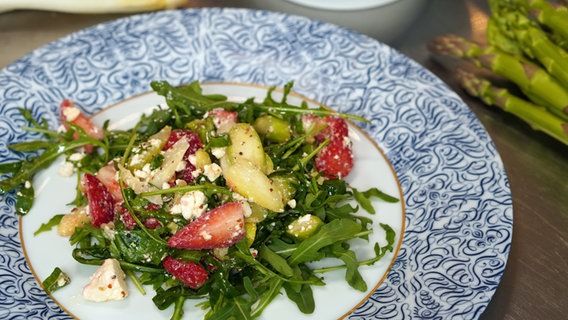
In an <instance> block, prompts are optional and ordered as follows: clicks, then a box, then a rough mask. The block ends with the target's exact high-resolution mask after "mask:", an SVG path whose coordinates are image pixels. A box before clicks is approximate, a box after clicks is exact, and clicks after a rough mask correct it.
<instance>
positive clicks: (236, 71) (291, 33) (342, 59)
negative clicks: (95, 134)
mask: <svg viewBox="0 0 568 320" xmlns="http://www.w3.org/2000/svg"><path fill="white" fill-rule="evenodd" d="M158 79H165V80H168V81H170V82H171V83H173V84H182V83H188V82H191V81H193V80H200V81H203V82H207V83H237V84H252V85H256V86H260V87H266V86H282V85H284V84H285V83H287V82H289V81H294V82H295V85H294V91H295V92H296V93H298V94H299V95H301V96H304V97H306V98H308V99H311V100H312V101H318V102H319V103H321V104H323V105H326V106H328V107H330V108H333V109H336V110H339V111H341V112H349V113H354V114H358V115H361V116H364V117H366V118H367V119H369V120H370V122H369V123H365V124H361V131H357V130H354V132H355V133H357V132H359V133H360V135H361V137H362V140H361V141H363V143H369V145H363V146H362V147H360V148H358V149H359V150H365V149H370V150H374V151H373V152H371V155H370V156H371V159H376V164H377V165H375V164H374V163H370V164H366V167H365V171H368V172H370V174H369V176H370V177H373V174H376V173H377V172H379V173H380V172H386V175H385V181H389V179H391V178H393V179H394V181H396V182H397V184H396V188H400V190H401V192H402V195H401V197H402V198H403V199H404V203H403V205H402V204H401V207H400V208H404V210H405V212H402V213H401V214H400V215H399V216H404V219H405V220H404V221H400V227H401V229H400V230H402V226H403V225H405V229H404V234H402V236H403V238H402V244H401V246H400V250H399V251H398V255H397V256H396V259H395V260H394V261H393V264H392V266H391V267H390V269H389V270H388V273H387V274H386V276H385V277H384V278H383V277H382V273H384V272H385V271H384V270H383V271H381V270H378V271H377V273H375V274H371V275H368V276H369V277H370V279H371V281H373V283H370V285H369V287H370V288H374V285H375V284H376V285H377V287H376V288H374V289H373V290H372V291H371V292H369V293H368V295H367V293H366V294H364V295H363V297H362V298H361V299H359V298H355V300H356V302H354V303H351V306H350V307H345V310H340V311H338V312H337V313H334V314H323V316H322V317H321V318H337V317H343V316H344V317H346V318H351V319H368V318H371V317H375V318H380V319H410V318H443V319H448V318H460V319H461V318H467V319H471V318H477V317H479V315H480V314H481V313H482V312H483V310H484V309H485V307H486V305H487V304H488V303H489V301H490V299H491V296H492V295H493V293H494V291H495V289H496V287H497V285H498V283H499V280H500V278H501V275H502V273H503V270H504V268H505V262H506V260H507V255H508V252H509V246H510V242H511V232H512V219H513V218H512V215H513V213H512V203H511V195H510V191H509V186H508V180H507V177H506V174H505V170H504V168H503V164H502V162H501V159H500V157H499V155H498V154H497V152H496V150H495V147H494V145H493V143H492V141H491V139H490V138H489V136H488V134H487V133H486V131H485V130H484V128H483V127H482V126H481V124H480V123H479V121H478V120H477V119H476V118H475V116H474V115H473V114H472V113H471V111H470V110H469V109H468V108H467V106H466V105H465V104H464V103H463V102H462V101H461V100H460V99H459V97H458V96H457V95H456V94H455V93H454V92H452V91H451V90H450V89H448V87H447V86H446V85H445V84H444V83H443V82H442V81H440V80H439V79H437V78H436V77H435V76H433V75H432V74H431V73H430V72H428V71H427V70H425V69H424V68H422V67H421V66H419V65H417V64H416V63H414V62H413V61H411V60H410V59H408V58H407V57H405V56H404V55H401V54H400V53H398V52H397V51H395V50H394V49H392V48H389V47H388V46H386V45H384V44H381V43H379V42H377V41H375V40H373V39H371V38H368V37H366V36H363V35H360V34H357V33H354V32H351V31H348V30H345V29H343V28H340V27H337V26H334V25H331V24H326V23H321V22H317V21H313V20H309V19H306V18H303V17H298V16H290V15H286V14H280V13H273V12H266V11H254V10H245V9H219V8H212V9H197V10H181V11H161V12H155V13H150V14H144V15H138V16H131V17H127V18H124V19H121V20H117V21H113V22H109V23H106V24H102V25H98V26H95V27H92V28H89V29H86V30H83V31H80V32H77V33H74V34H72V35H70V36H68V37H65V38H62V39H60V40H57V41H55V42H52V43H50V44H48V45H47V46H44V47H42V48H40V49H38V50H36V51H34V52H32V53H30V54H29V55H27V56H25V57H23V58H22V59H20V60H18V61H16V62H15V63H14V64H12V65H10V66H9V67H7V68H5V69H3V70H2V71H0V97H1V98H0V114H1V115H2V117H1V118H0V159H1V160H0V161H2V162H10V161H14V160H17V159H21V158H22V157H23V155H22V154H19V153H15V152H12V151H10V150H8V149H7V148H6V145H8V144H10V143H14V142H17V141H23V140H26V139H31V138H34V137H38V135H34V134H30V133H28V132H24V131H22V130H21V129H20V127H21V126H23V125H25V121H24V120H23V119H22V118H21V117H20V116H19V112H18V108H19V107H24V108H27V109H30V110H32V113H33V115H34V116H35V117H36V118H41V117H43V118H46V119H47V120H48V122H49V124H50V125H51V127H52V128H56V127H57V125H58V124H57V107H58V105H59V103H60V101H61V100H62V99H64V98H69V99H71V100H73V101H76V102H78V103H79V104H80V106H81V107H82V108H83V110H84V111H86V112H88V113H95V112H98V111H100V109H102V108H104V107H108V106H111V105H115V104H117V103H119V102H121V101H125V100H126V101H128V99H129V98H131V97H133V96H137V97H139V96H140V94H143V93H145V92H148V91H149V83H150V81H152V80H158ZM220 86H221V87H222V88H225V89H226V86H227V85H223V84H221V85H220ZM231 92H233V91H230V92H229V93H231ZM239 92H240V91H239ZM237 95H238V96H240V95H239V94H237ZM141 107H142V108H145V107H147V105H144V106H141ZM122 108H124V103H122V104H120V105H118V106H117V107H115V108H112V109H110V110H111V111H105V112H104V113H103V115H104V114H105V113H106V112H111V113H106V114H107V115H109V116H110V117H111V118H112V117H115V118H118V117H120V118H123V116H124V115H126V114H129V112H126V113H124V112H125V111H118V113H114V114H113V113H112V110H114V109H116V110H121V109H122ZM123 110H124V109H123ZM116 120H118V119H116ZM367 140H368V141H367ZM366 146H371V148H367V147H366ZM379 150H380V151H379ZM385 163H386V165H387V167H386V168H387V170H386V171H383V170H385V169H384V168H385V167H383V166H384V165H385ZM388 168H392V169H393V170H392V171H389V170H388ZM371 173H373V174H371ZM358 175H365V173H361V172H359V173H358ZM47 180H49V179H47ZM365 181H366V182H365ZM390 181H391V182H392V180H390ZM371 182H373V183H374V181H371ZM48 183H49V182H48ZM357 183H359V182H357ZM361 183H369V181H367V180H364V182H361ZM36 188H38V189H41V186H36ZM62 190H64V189H62ZM59 193H60V194H61V197H62V198H63V199H64V197H65V196H66V195H65V193H64V192H59ZM41 196H42V194H41V193H40V194H39V195H38V197H41ZM0 197H1V198H0V210H1V211H2V213H1V214H0V245H1V246H2V255H1V256H0V299H1V300H0V303H1V304H2V306H3V308H2V310H0V318H3V319H9V318H34V317H35V318H50V319H67V318H70V317H71V315H70V314H75V313H73V312H69V310H67V308H70V309H73V308H75V306H74V304H75V305H79V307H77V308H79V309H74V310H81V308H82V306H81V305H82V304H83V302H81V301H80V299H81V298H80V294H79V293H76V294H75V296H72V297H71V298H70V299H71V301H68V300H65V301H62V300H61V301H60V299H58V298H57V295H56V300H55V301H54V300H53V299H51V298H50V297H48V296H47V295H46V294H45V293H44V292H43V291H42V290H41V288H40V286H39V285H38V283H37V280H36V278H35V277H34V275H33V273H32V271H31V270H32V269H33V270H35V271H37V273H38V274H37V276H38V278H39V279H41V277H40V275H39V273H40V271H39V270H44V269H46V268H53V267H54V266H53V265H49V263H50V262H49V259H47V258H46V260H45V261H43V259H42V258H37V257H38V255H37V252H38V251H47V250H42V249H41V248H44V247H45V248H48V249H51V250H54V251H56V250H68V248H67V247H65V245H64V244H61V247H60V243H56V242H54V243H52V244H47V243H48V241H43V243H42V244H38V245H36V244H33V241H32V240H30V238H31V237H29V233H30V232H33V231H35V230H32V229H33V226H34V224H36V223H40V222H39V221H37V222H31V221H34V220H32V219H34V216H33V214H34V213H35V212H31V213H30V215H29V216H27V217H25V218H24V219H19V218H18V217H17V216H16V215H15V213H14V207H13V206H14V202H15V194H13V193H9V194H5V195H2V196H0ZM51 205H52V204H51V203H50V202H48V205H44V206H41V211H53V210H57V208H56V207H55V206H54V207H51ZM36 212H37V211H36ZM55 213H58V212H48V213H47V216H49V215H51V214H55ZM38 215H39V214H38ZM41 222H45V221H41ZM39 237H40V236H38V237H37V238H39ZM22 242H23V244H24V245H22ZM62 243H64V241H63V242H62ZM42 246H43V247H42ZM24 248H25V249H26V253H24ZM28 251H29V252H28ZM39 257H41V256H39ZM387 261H388V260H387ZM388 262H390V261H388ZM388 264H389V263H387V269H388ZM76 268H78V270H72V272H75V273H78V274H82V275H83V276H86V277H88V275H89V272H91V271H92V270H86V269H80V268H82V266H80V265H78V264H77V265H76ZM385 270H386V269H385ZM41 272H43V271H41ZM41 276H43V274H42V275H41ZM331 280H333V279H331ZM331 282H333V281H331ZM66 289H67V288H66ZM62 291H63V290H62ZM335 292H336V293H337V292H341V294H339V293H338V294H336V295H332V296H330V297H328V298H323V301H321V302H319V301H318V302H317V303H318V307H317V308H318V309H319V308H324V309H325V308H329V306H333V305H335V304H336V302H337V301H342V300H343V299H347V298H344V296H346V295H347V297H348V298H349V297H351V296H350V295H349V293H345V292H343V291H341V290H335ZM342 295H343V296H342ZM324 297H325V296H324ZM73 299H75V300H73ZM351 299H353V298H351ZM56 301H57V302H56ZM134 301H135V300H134ZM71 306H73V307H71ZM62 307H63V308H62ZM138 307H140V305H134V304H133V303H132V302H130V304H129V305H127V306H123V307H116V306H114V305H113V304H112V303H111V304H110V305H107V304H103V305H97V309H96V310H101V309H104V310H112V309H113V308H115V310H118V311H117V312H120V314H121V315H122V314H123V312H124V310H135V309H136V308H138ZM124 308H128V309H124ZM274 308H275V309H274V310H275V311H274V313H272V314H271V315H269V314H266V315H265V316H266V317H267V318H271V319H273V318H274V315H275V314H282V312H278V310H279V308H285V307H279V306H278V305H276V306H275V307H274ZM268 311H269V310H267V312H268ZM316 312H318V310H316ZM158 314H159V315H157V316H155V317H164V318H169V315H170V314H169V313H166V315H161V313H158ZM88 315H89V317H93V318H101V317H102V316H104V315H102V314H96V313H94V312H93V313H89V314H88ZM146 315H147V314H146ZM80 317H81V318H85V317H87V316H83V315H81V316H80Z"/></svg>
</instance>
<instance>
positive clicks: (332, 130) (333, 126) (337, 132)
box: [320, 116, 349, 141]
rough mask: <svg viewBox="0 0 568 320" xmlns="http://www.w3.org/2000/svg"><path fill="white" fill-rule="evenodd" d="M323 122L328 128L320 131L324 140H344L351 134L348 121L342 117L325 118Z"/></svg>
mask: <svg viewBox="0 0 568 320" xmlns="http://www.w3.org/2000/svg"><path fill="white" fill-rule="evenodd" d="M322 122H323V123H324V124H325V125H326V128H325V129H323V130H322V131H320V134H321V135H322V136H323V140H325V139H327V138H330V139H332V140H333V139H338V140H342V139H343V138H344V137H347V135H348V134H349V130H348V128H347V121H345V119H343V118H341V117H337V116H325V117H323V118H322ZM323 140H322V141H323Z"/></svg>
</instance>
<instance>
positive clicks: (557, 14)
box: [521, 0, 568, 41]
mask: <svg viewBox="0 0 568 320" xmlns="http://www.w3.org/2000/svg"><path fill="white" fill-rule="evenodd" d="M521 4H523V5H524V6H525V8H527V9H528V10H529V13H530V14H531V15H532V16H533V17H534V18H535V19H536V20H537V21H538V22H540V23H542V24H543V25H545V26H547V27H548V28H550V29H551V30H552V31H553V33H555V34H557V35H559V36H561V37H562V38H563V39H564V40H565V41H568V10H565V9H557V8H555V7H554V6H553V5H552V4H551V3H550V2H548V1H547V0H526V1H522V2H521ZM564 8H565V7H564Z"/></svg>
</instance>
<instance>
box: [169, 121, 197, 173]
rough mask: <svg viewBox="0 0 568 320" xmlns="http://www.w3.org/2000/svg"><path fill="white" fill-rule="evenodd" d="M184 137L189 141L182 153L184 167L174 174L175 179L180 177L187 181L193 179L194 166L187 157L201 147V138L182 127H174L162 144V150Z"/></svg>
mask: <svg viewBox="0 0 568 320" xmlns="http://www.w3.org/2000/svg"><path fill="white" fill-rule="evenodd" d="M182 138H185V139H187V142H188V143H189V148H187V151H186V152H185V155H184V161H185V169H183V170H181V171H180V172H178V173H177V174H176V178H177V179H181V180H184V181H186V182H187V183H190V182H192V181H193V180H195V177H194V176H193V171H195V166H194V165H193V164H191V162H189V160H188V157H189V156H191V155H194V154H195V152H197V150H199V149H202V148H203V143H202V142H201V138H199V135H198V134H197V133H195V132H193V131H191V130H184V129H174V130H172V132H171V133H170V137H169V138H168V141H167V142H166V144H165V146H164V150H168V149H170V148H171V147H172V146H173V145H174V144H175V143H176V142H178V141H179V140H180V139H182Z"/></svg>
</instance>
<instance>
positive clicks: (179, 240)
mask: <svg viewBox="0 0 568 320" xmlns="http://www.w3.org/2000/svg"><path fill="white" fill-rule="evenodd" d="M152 88H153V89H154V90H155V91H156V92H157V93H158V94H160V95H162V96H164V97H165V99H166V102H167V106H163V107H162V108H159V109H157V110H155V111H153V112H152V113H150V114H147V115H144V116H142V117H141V119H140V120H139V121H138V123H137V124H136V125H135V126H134V127H133V128H132V129H130V130H109V129H108V128H109V121H107V122H105V124H104V125H103V126H102V127H97V126H96V125H94V124H93V123H92V122H91V121H90V120H89V118H87V117H86V116H85V115H84V114H83V113H81V112H80V110H79V109H78V108H77V107H76V106H75V105H74V104H73V103H72V102H71V101H67V100H66V101H64V102H63V103H62V104H61V106H60V118H61V123H62V128H61V129H60V130H57V131H53V130H50V129H49V128H48V127H47V125H46V122H45V121H42V120H36V119H33V117H32V116H31V114H30V113H29V112H28V111H26V110H21V111H22V113H23V115H24V117H25V118H26V119H27V120H28V121H29V122H30V123H31V126H30V127H28V128H26V129H27V130H32V131H36V132H39V133H41V134H43V135H45V138H46V139H43V140H38V141H30V142H23V143H18V144H15V145H11V146H10V148H12V149H14V150H17V151H21V152H32V154H33V155H34V157H33V158H32V159H31V160H28V161H21V162H14V163H6V164H2V165H0V169H1V170H2V172H3V173H7V174H6V175H4V176H5V177H6V178H5V179H4V180H2V181H0V193H2V194H3V193H7V192H16V194H17V195H18V200H17V203H16V211H17V212H18V213H19V214H21V215H25V214H26V213H27V212H28V211H29V210H30V209H31V207H32V206H33V200H34V190H33V184H32V183H30V181H31V179H32V178H33V176H34V174H35V173H37V172H38V171H39V170H41V169H43V168H45V167H47V166H49V165H50V164H52V163H53V162H54V161H55V159H57V158H58V157H60V156H62V157H65V163H64V165H63V166H62V167H61V170H60V174H62V175H76V177H77V181H78V183H77V195H76V197H75V199H74V201H73V202H72V204H71V206H72V209H71V210H70V212H69V213H67V214H62V215H55V216H54V217H53V218H52V219H51V220H50V221H48V222H46V223H45V224H43V225H42V227H41V228H40V229H39V230H37V232H36V234H37V233H41V232H47V231H50V230H52V229H57V230H56V232H57V233H58V234H59V235H61V236H65V237H69V241H70V243H71V244H72V245H73V246H74V249H73V251H72V253H71V254H72V256H73V258H74V259H75V260H76V261H78V262H79V263H82V264H89V265H100V267H99V268H98V270H97V271H96V272H95V274H93V275H92V277H91V281H90V282H89V283H86V284H85V286H84V289H83V292H82V294H83V297H84V298H85V299H88V300H93V301H107V300H121V299H127V297H128V284H133V285H134V286H135V287H136V288H137V289H138V290H140V291H141V292H143V293H145V290H146V288H147V287H148V286H150V287H152V288H153V291H155V294H154V296H153V299H152V300H153V302H154V304H155V305H156V307H157V308H158V309H160V310H164V309H173V310H172V312H173V314H172V319H180V318H182V316H183V306H184V303H185V301H186V300H188V299H200V301H202V302H201V303H200V304H199V306H200V307H201V308H203V309H204V310H206V318H207V319H227V318H235V319H251V318H256V317H258V316H260V315H261V313H262V312H263V310H264V309H265V308H266V306H268V305H269V304H270V302H271V301H273V300H274V298H275V297H276V296H278V295H280V294H285V295H286V296H287V297H288V298H289V299H290V300H291V301H293V302H294V303H295V304H296V305H297V307H298V309H299V310H300V311H302V312H304V313H308V314H309V313H311V312H313V311H314V308H315V304H314V299H313V293H312V287H313V286H322V285H325V283H324V281H323V277H322V275H323V274H325V273H326V272H329V271H334V270H344V272H345V281H346V282H347V283H348V284H349V285H350V286H351V287H353V288H355V289H357V290H360V291H366V290H367V285H366V283H365V281H364V280H363V279H362V277H361V275H360V273H359V267H361V266H365V265H372V264H374V263H375V262H376V261H378V260H380V259H381V258H382V257H383V256H384V255H385V254H386V253H387V252H389V251H392V250H393V243H394V238H395V234H394V231H393V230H392V229H391V228H390V227H389V226H388V225H385V224H379V226H373V225H372V220H371V218H370V217H369V216H367V215H365V214H362V210H360V209H364V210H365V211H367V212H368V213H369V214H374V213H375V210H374V208H373V206H372V205H371V200H370V199H371V198H379V199H382V200H384V201H388V202H396V201H398V200H397V199H396V198H394V197H391V196H389V195H386V194H384V193H383V192H381V191H380V190H378V189H377V188H371V189H368V190H357V189H356V188H354V187H353V186H351V185H349V184H348V183H347V182H346V181H345V180H344V178H345V177H346V176H348V175H349V173H350V171H351V169H352V167H353V166H354V164H355V163H356V161H357V159H354V158H353V153H352V150H351V141H350V139H349V135H348V130H347V122H346V120H345V119H347V118H351V119H354V120H360V121H364V119H362V118H360V117H357V116H352V115H346V114H337V113H335V112H333V111H330V110H327V109H324V108H318V109H310V108H308V107H307V104H302V105H300V106H295V105H290V104H288V103H287V96H288V94H289V93H290V91H291V88H292V83H289V84H288V85H286V86H285V87H284V88H283V92H284V94H283V98H282V99H281V100H280V101H276V100H274V99H273V98H272V92H273V91H274V90H275V88H271V89H269V90H268V93H267V95H266V97H265V98H264V100H263V101H262V102H256V101H255V100H254V99H253V98H251V99H248V100H246V101H244V102H233V101H229V100H228V99H227V97H225V96H222V95H204V94H203V93H202V90H201V86H200V84H199V83H198V82H194V83H191V84H188V85H184V86H180V87H173V86H172V85H170V84H169V83H167V82H164V81H156V82H153V83H152ZM373 227H375V228H376V227H380V228H382V229H383V230H384V232H385V234H386V239H385V243H386V245H379V244H378V243H375V244H369V245H370V246H373V248H374V252H375V256H374V257H373V258H371V259H366V260H359V259H358V258H357V256H356V254H355V251H354V250H352V249H351V248H350V244H349V242H350V240H352V239H357V238H360V239H367V238H368V235H369V234H370V233H371V232H373V230H372V229H373ZM327 258H334V259H327ZM327 260H330V263H328V264H326V266H324V267H322V266H321V265H319V264H318V265H317V266H315V265H314V264H312V262H314V261H327ZM126 279H128V280H127V281H125V280H126ZM69 281H70V279H69V278H68V276H67V275H66V274H65V273H64V272H63V271H62V270H61V269H59V268H55V270H54V272H53V273H52V274H51V275H50V276H49V277H48V278H47V279H45V281H43V287H44V289H45V290H46V292H48V293H51V292H53V291H55V290H58V289H60V288H62V287H64V286H65V285H66V284H67V283H68V282H69ZM127 282H128V284H127Z"/></svg>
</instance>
